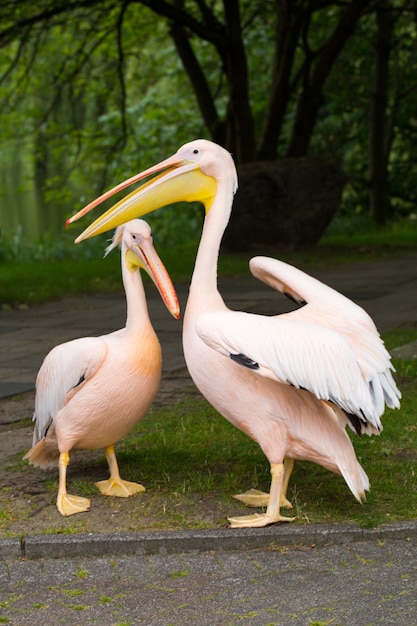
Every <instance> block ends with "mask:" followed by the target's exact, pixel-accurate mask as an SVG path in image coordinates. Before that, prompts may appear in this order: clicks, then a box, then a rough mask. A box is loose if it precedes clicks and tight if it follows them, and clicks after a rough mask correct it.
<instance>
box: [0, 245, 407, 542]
mask: <svg viewBox="0 0 417 626" xmlns="http://www.w3.org/2000/svg"><path fill="white" fill-rule="evenodd" d="M391 244H392V241H391V243H390V242H389V241H387V240H385V243H381V240H379V243H378V245H376V244H375V243H372V237H371V238H368V240H367V242H365V240H363V239H361V240H360V241H359V240H358V239H357V238H354V237H353V238H350V240H349V241H346V238H345V240H344V242H343V241H342V239H341V238H340V237H339V239H338V240H337V242H336V241H335V240H334V239H333V240H330V239H329V240H325V241H324V242H323V245H322V246H321V247H319V248H318V249H316V250H314V251H308V252H303V253H297V254H294V255H287V256H286V257H285V258H286V260H289V261H291V262H299V263H319V262H340V261H346V260H350V261H352V260H360V259H362V258H367V259H368V258H375V257H376V256H381V255H390V254H392V253H397V252H398V253H401V252H404V250H408V249H410V247H411V248H412V249H415V241H414V242H413V241H411V242H410V240H409V239H406V238H404V239H403V240H402V242H401V239H400V238H398V239H396V240H395V247H394V248H392V247H390V246H391ZM195 250H196V244H190V245H188V246H183V247H181V249H180V251H179V252H178V250H177V251H173V250H171V251H170V250H166V251H161V257H162V258H163V260H164V262H165V264H166V265H167V267H168V268H169V270H170V272H171V273H172V275H173V277H174V279H175V280H176V281H181V280H188V278H189V276H190V273H191V270H192V266H193V263H194V256H195ZM249 256H250V255H249V254H248V255H247V256H246V258H243V256H230V255H223V256H222V259H221V264H220V270H219V273H220V274H222V275H223V274H229V275H238V274H240V273H242V272H245V273H246V272H247V271H248V269H247V259H248V258H249ZM118 290H120V270H119V257H118V254H114V253H113V254H112V255H110V256H109V257H108V258H106V259H105V260H102V259H84V260H74V259H66V260H60V261H56V262H50V261H49V262H45V261H39V262H36V263H33V264H31V263H2V264H1V263H0V306H2V305H3V306H6V307H7V306H16V305H22V304H23V305H28V304H32V303H36V302H42V301H44V300H48V299H51V298H59V297H62V296H68V295H78V294H81V293H92V292H104V291H118ZM416 339H417V330H416V329H415V328H401V329H396V330H394V331H391V332H389V333H387V334H386V335H385V336H384V340H385V342H386V345H387V348H388V349H389V350H391V349H393V348H395V347H397V346H400V345H403V344H405V343H407V342H409V341H412V340H416ZM395 366H396V369H397V374H396V376H397V380H398V384H399V387H400V389H401V391H402V393H403V400H402V407H401V410H400V411H395V412H394V411H387V412H386V414H385V416H384V419H383V424H384V430H383V432H382V434H381V435H380V436H379V437H373V438H369V437H367V436H363V437H362V438H358V437H356V436H354V435H352V441H353V445H354V447H355V450H356V453H357V456H358V459H359V461H360V462H361V464H362V465H363V466H364V468H365V470H366V472H367V473H368V475H369V478H370V482H371V486H372V490H371V492H370V494H369V496H368V501H367V502H366V504H364V505H360V504H358V503H357V502H356V501H355V500H354V498H353V496H352V495H351V494H350V492H349V490H348V488H347V486H346V484H345V483H344V481H343V479H342V478H340V477H338V476H336V475H334V474H332V473H330V472H329V471H327V470H325V469H323V468H321V467H320V466H318V465H315V464H313V463H307V462H297V463H296V465H295V469H294V472H293V476H292V479H291V482H290V488H289V494H288V495H289V499H290V500H291V501H292V502H293V504H294V511H293V513H292V514H294V515H297V521H296V522H294V523H295V524H300V523H301V524H304V523H321V522H332V523H334V522H341V521H343V522H346V521H352V522H356V523H358V524H359V525H360V526H362V527H373V526H376V525H378V524H381V523H384V522H390V521H394V520H406V519H413V518H415V512H416V510H417V488H416V484H417V481H416V476H415V468H416V466H417V426H416V424H417V419H416V417H417V410H416V406H417V388H416V385H415V380H416V377H417V362H416V361H415V360H414V361H413V360H404V361H403V360H401V361H396V362H395ZM97 458H98V457H97ZM118 460H119V464H120V468H121V473H122V475H123V477H124V478H125V479H127V480H139V481H140V482H142V483H143V484H144V485H145V486H146V489H147V491H146V492H145V494H144V495H140V496H137V497H135V498H132V499H131V500H129V501H127V502H122V503H120V502H119V501H117V499H112V498H102V497H101V496H99V495H97V490H96V489H95V488H94V486H93V482H94V480H98V479H99V478H101V474H102V472H103V470H104V471H106V469H105V463H104V460H103V459H102V458H101V457H100V458H99V460H93V461H88V463H87V464H85V465H82V464H81V465H78V464H77V463H78V462H74V464H73V465H71V466H70V468H71V471H72V468H74V470H75V471H74V472H73V473H71V471H70V473H69V489H71V490H72V492H73V493H77V494H78V495H83V496H86V497H90V496H92V497H93V498H94V499H95V500H93V503H92V511H91V512H90V513H92V512H93V508H94V506H96V505H97V503H99V504H100V507H101V510H100V514H101V516H102V518H103V519H106V518H110V517H113V516H117V515H120V514H121V513H119V511H124V514H125V520H126V519H127V522H126V525H125V526H124V529H125V530H139V529H143V528H153V529H168V528H169V529H181V528H207V527H220V526H224V525H225V523H226V519H225V518H226V515H236V514H238V515H239V514H242V513H243V512H244V511H242V505H240V504H239V503H237V502H236V501H235V500H232V499H231V498H230V495H231V494H233V493H239V492H241V491H244V490H246V489H248V488H249V487H256V488H259V489H262V490H268V488H269V482H270V474H269V466H268V462H267V460H266V458H265V457H264V455H263V454H262V452H261V450H260V449H259V446H258V445H257V444H256V443H255V442H253V441H252V440H251V439H250V438H249V437H247V436H246V435H244V434H243V433H241V432H240V431H238V430H237V429H236V428H234V427H233V426H231V425H230V424H229V423H228V422H227V421H226V420H225V419H224V418H222V417H221V416H220V415H219V414H218V413H217V412H216V411H215V410H214V409H213V408H212V407H211V406H210V405H209V404H208V403H207V402H206V401H205V400H204V399H202V398H194V397H186V398H184V399H183V400H181V402H180V403H174V404H172V405H170V406H164V407H158V406H155V405H154V407H153V408H152V409H151V411H150V412H149V414H148V416H147V417H146V418H145V419H144V420H143V421H142V422H141V423H140V424H139V425H138V427H137V428H136V429H135V430H134V431H132V432H131V433H130V435H129V437H128V438H127V439H126V440H125V441H124V442H123V443H122V444H121V445H120V446H119V447H118ZM8 471H9V472H10V476H11V477H13V474H14V473H15V474H16V473H21V474H22V475H23V476H27V477H28V484H29V482H30V480H31V481H32V484H33V483H35V484H36V485H41V487H40V489H39V492H40V493H41V496H40V497H41V498H45V493H46V494H47V496H46V497H47V498H49V500H48V502H49V504H50V509H51V510H53V508H54V502H55V497H56V490H57V474H56V473H54V472H52V473H48V474H43V473H42V472H40V471H39V470H36V469H33V468H30V467H28V466H27V465H23V466H22V464H21V463H20V459H16V463H15V464H14V465H11V466H10V467H9V468H8ZM29 479H30V480H29ZM12 482H13V481H12ZM42 485H43V487H42ZM37 506H38V501H37V495H36V493H35V494H31V503H30V505H27V506H25V505H24V504H22V503H21V507H20V509H16V506H15V501H14V499H12V498H10V489H8V488H7V489H6V488H5V489H3V490H1V491H0V509H1V510H2V511H3V513H2V515H0V532H1V534H3V535H4V534H6V535H8V534H14V533H15V531H14V528H15V527H16V526H15V523H16V521H17V522H19V521H20V522H22V526H20V530H19V531H16V532H18V533H21V532H22V530H21V528H22V527H24V524H25V519H27V516H28V515H31V516H32V513H31V512H32V511H33V510H35V509H36V507H37ZM56 519H57V517H56V516H55V518H54V519H53V520H52V521H51V520H50V519H47V520H46V521H45V522H44V526H43V528H41V529H40V530H39V531H40V532H47V533H56V532H62V533H65V532H90V531H92V530H94V528H93V527H92V521H91V520H92V517H90V514H87V515H85V516H74V518H70V519H69V520H67V519H59V522H56Z"/></svg>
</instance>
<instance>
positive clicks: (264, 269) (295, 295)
mask: <svg viewBox="0 0 417 626" xmlns="http://www.w3.org/2000/svg"><path fill="white" fill-rule="evenodd" d="M250 269H251V272H252V273H253V275H254V276H256V277H257V278H259V279H260V280H262V281H263V282H265V283H266V284H268V285H269V286H271V287H273V288H274V289H277V290H278V291H281V292H282V293H284V294H286V295H287V296H289V297H290V298H291V299H293V300H295V301H296V302H298V303H299V304H305V306H303V307H302V308H300V309H298V310H297V311H293V312H292V313H290V314H286V315H285V316H284V317H287V316H288V317H290V318H291V319H294V320H298V321H300V322H301V321H304V322H307V323H315V324H317V325H318V326H322V327H325V328H328V329H332V330H334V331H335V332H337V334H338V335H340V336H342V337H344V338H345V339H346V340H347V341H348V342H349V344H350V346H351V348H352V350H353V352H354V354H355V358H356V360H357V363H358V365H359V367H360V370H361V372H362V376H363V378H364V379H365V380H366V381H367V383H368V385H369V387H370V389H371V393H372V395H373V398H374V405H375V407H376V411H377V413H378V415H382V413H383V412H384V409H385V404H387V406H389V407H390V408H398V407H399V406H400V402H399V399H400V398H401V393H400V391H399V390H398V388H397V385H396V384H395V381H394V379H393V377H392V373H391V372H392V371H393V370H394V368H393V366H392V363H391V357H390V354H389V353H388V351H387V350H386V348H385V346H384V342H383V341H382V339H381V337H380V335H379V333H378V331H377V328H376V326H375V324H374V322H373V320H372V318H371V317H370V316H369V315H368V313H366V311H364V309H362V308H361V307H360V306H358V305H357V304H355V303H354V302H352V300H350V299H349V298H347V297H346V296H344V295H342V294H341V293H339V292H338V291H336V290H335V289H332V288H331V287H329V286H328V285H325V284H323V283H322V282H320V281H319V280H317V279H316V278H313V277H312V276H309V275H308V274H306V273H305V272H303V271H301V270H299V269H297V268H295V267H293V266H291V265H288V264H287V263H284V262H282V261H278V260H276V259H271V258H269V257H254V258H253V259H251V261H250ZM281 317H282V316H281Z"/></svg>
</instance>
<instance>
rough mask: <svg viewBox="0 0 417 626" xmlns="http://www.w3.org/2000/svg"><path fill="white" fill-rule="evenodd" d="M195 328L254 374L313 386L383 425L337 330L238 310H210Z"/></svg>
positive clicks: (319, 393) (320, 395) (322, 396)
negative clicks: (211, 311)
mask: <svg viewBox="0 0 417 626" xmlns="http://www.w3.org/2000/svg"><path fill="white" fill-rule="evenodd" d="M196 328H197V333H198V335H199V336H200V338H201V339H202V340H203V341H204V342H205V343H206V344H207V345H208V346H210V347H211V348H213V349H214V350H217V351H218V352H220V353H221V354H224V355H226V356H229V357H231V358H232V359H233V360H234V361H237V362H238V363H240V364H241V365H242V366H246V367H249V368H250V369H252V370H253V371H254V373H255V374H258V375H261V376H267V377H270V378H273V379H275V380H277V381H280V382H284V383H288V384H290V385H293V386H294V387H296V388H298V389H305V390H307V391H310V392H311V393H313V394H314V395H315V396H316V397H317V398H320V399H321V400H329V401H331V402H333V403H334V404H336V405H337V406H339V407H340V408H342V409H343V410H344V411H346V412H347V413H349V414H353V415H356V416H357V417H358V418H359V419H360V420H361V422H365V423H367V424H369V425H370V426H371V427H372V429H376V430H377V431H380V430H381V428H382V426H381V422H380V420H379V415H378V412H377V410H376V407H375V404H374V399H373V396H372V393H371V389H370V388H369V385H368V384H367V382H366V381H365V380H364V378H363V376H362V373H361V370H360V367H359V365H358V362H357V359H356V357H355V354H354V352H353V350H352V348H351V346H350V344H349V342H348V341H347V340H346V338H345V337H343V336H342V335H340V334H338V333H337V332H336V331H334V330H332V329H329V328H324V327H322V326H319V325H316V324H313V323H309V322H305V321H298V320H293V319H291V318H289V317H285V316H278V317H265V316H262V315H254V314H251V313H244V312H234V311H223V312H213V313H205V314H203V315H201V316H199V318H198V320H197V325H196Z"/></svg>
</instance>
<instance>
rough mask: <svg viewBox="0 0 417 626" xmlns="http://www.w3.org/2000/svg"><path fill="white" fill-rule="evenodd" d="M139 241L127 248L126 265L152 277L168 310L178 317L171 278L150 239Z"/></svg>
mask: <svg viewBox="0 0 417 626" xmlns="http://www.w3.org/2000/svg"><path fill="white" fill-rule="evenodd" d="M141 239H142V240H141V242H140V243H138V244H135V245H133V246H132V247H131V248H129V249H128V250H127V257H126V260H127V264H128V267H129V268H130V269H131V270H132V271H134V270H135V269H136V268H137V267H140V268H143V269H144V270H145V271H146V272H147V273H148V274H149V276H150V277H151V278H152V280H153V282H154V283H155V285H156V288H157V289H158V291H159V293H160V294H161V298H162V300H163V301H164V303H165V306H166V307H167V309H168V311H169V312H170V313H171V315H172V316H173V317H175V319H179V317H180V305H179V302H178V296H177V292H176V291H175V287H174V285H173V283H172V280H171V278H170V276H169V274H168V272H167V269H166V267H165V265H164V264H163V263H162V261H161V259H160V258H159V255H158V253H157V251H156V250H155V248H154V246H153V244H152V240H151V239H143V238H141Z"/></svg>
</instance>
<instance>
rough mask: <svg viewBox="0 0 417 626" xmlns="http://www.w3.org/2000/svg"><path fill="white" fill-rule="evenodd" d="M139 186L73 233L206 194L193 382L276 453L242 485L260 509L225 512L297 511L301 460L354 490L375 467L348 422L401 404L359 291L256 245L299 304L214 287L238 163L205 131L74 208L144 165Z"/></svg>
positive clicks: (261, 273) (189, 309) (360, 426)
mask: <svg viewBox="0 0 417 626" xmlns="http://www.w3.org/2000/svg"><path fill="white" fill-rule="evenodd" d="M151 175H155V176H154V178H152V179H150V180H148V181H147V182H145V183H144V184H143V185H142V186H140V187H139V188H138V189H137V190H136V191H133V192H132V193H130V194H129V195H128V196H127V197H126V198H124V199H122V200H121V201H120V202H118V203H117V204H116V205H115V206H114V207H112V208H111V209H109V210H108V211H107V212H106V213H104V214H103V215H102V216H101V217H99V218H98V219H97V220H96V221H95V222H93V223H92V224H91V225H90V226H89V227H88V228H87V229H86V230H85V231H84V232H83V233H82V234H81V235H80V236H79V237H78V238H77V239H76V242H77V243H78V242H79V241H81V240H83V239H86V238H87V237H91V236H94V235H95V234H98V233H100V232H104V231H105V230H107V229H109V228H113V227H114V226H115V225H117V224H120V223H122V222H123V221H124V220H126V219H130V218H131V217H132V216H133V215H144V214H146V213H149V212H151V211H154V210H155V209H157V208H159V207H161V206H164V205H165V204H168V203H173V202H178V201H195V200H200V201H201V202H202V203H203V205H204V207H205V219H204V225H203V231H202V236H201V241H200V244H199V248H198V252H197V257H196V262H195V268H194V272H193V276H192V280H191V285H190V291H189V297H188V302H187V306H186V311H185V315H184V325H183V346H184V355H185V359H186V363H187V366H188V370H189V372H190V375H191V377H192V379H193V380H194V382H195V384H196V386H197V387H198V388H199V390H200V391H201V393H202V394H203V395H204V396H205V397H206V398H207V400H208V401H209V402H210V403H211V404H212V405H213V406H214V407H215V408H216V409H217V410H218V411H219V412H220V413H221V414H222V415H223V416H224V417H225V418H226V419H227V420H229V421H230V422H231V423H232V424H233V425H234V426H236V427H237V428H239V429H240V430H242V431H243V432H245V433H246V434H247V435H249V436H250V437H251V438H252V439H254V440H255V441H256V442H258V444H259V445H260V447H261V449H262V450H263V452H264V454H265V456H266V457H267V459H268V461H269V463H270V470H271V486H270V491H269V493H266V494H265V493H262V492H259V491H257V490H253V489H250V490H249V491H248V492H246V493H244V494H239V495H238V496H236V497H237V498H239V499H240V500H242V501H243V502H245V503H246V504H247V505H248V506H263V507H266V511H265V512H264V513H262V514H257V513H256V514H254V515H245V516H242V517H234V518H229V521H230V524H231V526H232V527H261V526H266V525H267V524H272V523H275V522H280V521H291V520H293V519H294V517H285V516H282V515H281V512H280V509H281V507H291V503H290V502H289V501H288V500H287V498H286V493H287V487H288V481H289V478H290V474H291V471H292V467H293V464H294V460H296V459H302V460H309V461H313V462H315V463H318V464H320V465H322V466H324V467H326V468H327V469H329V470H330V471H333V472H335V473H337V474H339V475H342V476H343V478H344V479H345V481H346V483H347V485H348V487H349V488H350V490H351V491H352V493H353V495H354V496H355V498H356V499H357V500H358V501H363V500H365V492H366V491H367V490H369V480H368V477H367V475H366V473H365V471H364V470H363V468H362V467H361V465H360V464H359V463H358V461H357V459H356V455H355V451H354V448H353V446H352V443H351V441H350V439H349V437H348V434H347V432H346V426H347V425H349V426H350V427H351V428H352V430H354V431H356V432H357V433H358V434H360V433H363V432H364V433H367V434H378V433H379V432H380V431H381V429H382V425H381V421H380V417H381V415H382V413H383V412H384V409H385V405H387V406H388V407H391V408H397V407H399V398H400V397H401V394H400V392H399V390H398V389H397V386H396V384H395V382H394V379H393V377H392V373H391V372H392V370H393V367H392V365H391V360H390V355H389V354H388V352H387V351H386V349H385V347H384V344H383V342H382V340H381V338H380V336H379V334H378V331H377V329H376V327H375V325H374V323H373V321H372V319H371V318H370V317H369V316H368V314H367V313H366V312H365V311H364V310H363V309H362V308H360V307H359V306H357V305H356V304H354V303H353V302H352V301H351V300H349V299H348V298H346V297H344V296H343V295H342V294H340V293H338V292H336V291H335V290H333V289H331V288H330V287H328V286H326V285H324V284H322V283H321V282H319V281H318V280H316V279H314V278H313V277H310V276H308V275H307V274H305V273H304V272H301V271H300V270H298V269H296V268H294V267H292V266H290V265H287V264H285V263H282V262H280V261H278V260H275V259H271V258H266V257H256V258H254V259H252V260H251V261H250V269H251V271H252V273H253V274H254V275H255V276H256V277H258V278H259V279H261V280H263V281H264V282H266V283H267V284H268V285H270V286H271V287H273V288H275V289H277V290H279V291H282V292H283V293H285V294H287V295H289V296H290V297H292V298H293V299H295V300H296V301H297V302H299V303H300V304H303V305H304V306H302V307H301V308H299V309H297V310H295V311H293V312H291V313H286V314H283V315H278V316H271V317H266V316H262V315H254V314H250V313H245V312H239V311H231V310H230V309H228V307H226V305H225V303H224V301H223V299H222V297H221V295H220V293H219V291H218V288H217V259H218V254H219V249H220V243H221V238H222V235H223V232H224V230H225V228H226V226H227V223H228V220H229V217H230V213H231V208H232V203H233V197H234V194H235V192H236V189H237V174H236V169H235V165H234V162H233V159H232V157H231V155H230V154H229V153H228V152H227V151H226V150H224V149H223V148H221V147H220V146H218V145H216V144H213V143H211V142H209V141H206V140H196V141H193V142H190V143H187V144H185V145H184V146H182V147H181V148H180V149H179V150H178V152H177V153H176V154H174V155H173V156H171V157H169V158H168V159H166V160H164V161H162V162H161V163H159V164H158V165H155V166H153V167H151V168H149V169H147V170H145V171H144V172H142V173H140V174H137V175H136V176H133V177H132V178H130V179H128V180H126V181H124V182H123V183H121V184H120V185H118V186H116V187H115V188H113V189H112V190H110V191H108V192H107V193H105V194H104V195H103V196H101V197H100V198H98V199H96V200H94V201H93V202H92V203H90V205H88V206H87V207H85V208H84V209H82V210H81V211H80V212H79V213H78V214H76V215H75V216H73V218H71V219H70V222H73V221H75V220H76V219H78V218H79V217H81V216H83V215H85V214H86V213H87V212H88V211H90V210H91V209H92V208H94V207H95V206H97V205H98V204H99V203H100V202H101V201H102V200H104V199H106V198H108V197H110V196H111V195H113V194H114V193H116V192H117V191H119V190H121V189H124V188H125V187H127V186H129V185H131V184H133V183H135V182H138V181H140V180H142V179H143V178H146V177H148V176H151Z"/></svg>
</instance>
